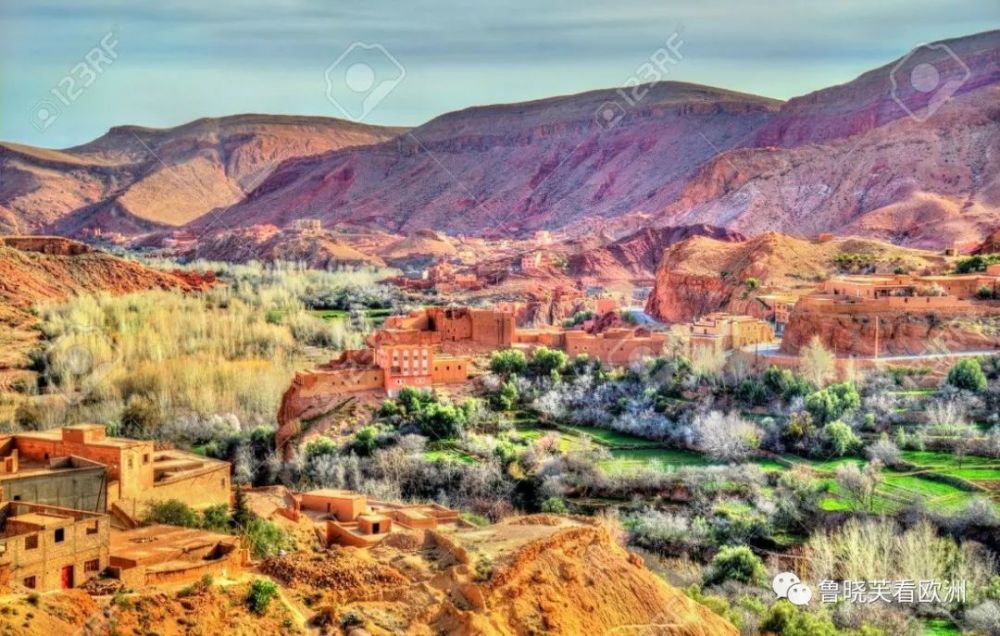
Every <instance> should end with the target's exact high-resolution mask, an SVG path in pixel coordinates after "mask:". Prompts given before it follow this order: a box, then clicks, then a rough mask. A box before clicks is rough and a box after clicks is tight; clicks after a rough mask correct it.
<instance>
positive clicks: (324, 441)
mask: <svg viewBox="0 0 1000 636" xmlns="http://www.w3.org/2000/svg"><path fill="white" fill-rule="evenodd" d="M336 454H337V444H336V442H334V441H333V440H332V439H330V438H329V437H317V438H316V439H314V440H312V441H311V442H309V443H308V444H306V458H307V459H315V458H317V457H320V456H322V455H336Z"/></svg>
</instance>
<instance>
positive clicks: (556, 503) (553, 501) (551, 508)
mask: <svg viewBox="0 0 1000 636" xmlns="http://www.w3.org/2000/svg"><path fill="white" fill-rule="evenodd" d="M542 512H548V513H551V514H556V515H564V514H566V513H567V512H569V509H568V508H567V507H566V502H565V501H563V500H562V499H561V498H560V497H549V498H548V499H546V500H545V501H543V502H542Z"/></svg>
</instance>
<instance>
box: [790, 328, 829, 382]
mask: <svg viewBox="0 0 1000 636" xmlns="http://www.w3.org/2000/svg"><path fill="white" fill-rule="evenodd" d="M836 363H837V360H836V358H835V357H834V356H833V354H832V353H830V352H829V351H827V349H826V347H824V346H823V342H822V341H821V340H820V339H819V336H813V338H812V340H811V341H810V342H809V344H808V345H807V346H806V347H805V348H804V349H803V350H802V355H801V359H800V362H799V367H800V368H801V369H802V375H803V376H805V378H806V380H808V381H809V382H811V383H812V384H813V386H817V387H822V386H825V385H826V383H827V382H829V381H830V379H831V378H833V374H834V371H835V370H836Z"/></svg>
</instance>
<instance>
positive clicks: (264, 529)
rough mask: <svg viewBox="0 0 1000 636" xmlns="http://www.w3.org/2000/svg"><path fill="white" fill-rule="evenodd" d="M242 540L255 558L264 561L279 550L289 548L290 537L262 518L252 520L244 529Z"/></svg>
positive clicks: (241, 535)
mask: <svg viewBox="0 0 1000 636" xmlns="http://www.w3.org/2000/svg"><path fill="white" fill-rule="evenodd" d="M240 538H241V539H242V541H243V545H244V546H246V548H247V549H248V550H250V554H252V555H253V557H254V558H257V559H263V558H267V557H269V556H274V555H275V554H277V553H278V551H279V550H284V549H286V548H287V547H288V546H289V543H290V542H289V539H288V535H286V534H285V533H284V532H283V531H282V530H281V529H280V528H279V527H278V526H276V525H274V524H273V523H271V522H270V521H266V520H264V519H260V518H254V519H251V520H250V522H249V523H247V524H246V526H244V527H243V528H242V532H241V534H240Z"/></svg>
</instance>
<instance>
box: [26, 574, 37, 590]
mask: <svg viewBox="0 0 1000 636" xmlns="http://www.w3.org/2000/svg"><path fill="white" fill-rule="evenodd" d="M37 586H38V581H37V580H36V579H35V577H33V576H26V577H24V587H26V588H28V589H29V590H33V589H35V588H36V587H37Z"/></svg>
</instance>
